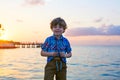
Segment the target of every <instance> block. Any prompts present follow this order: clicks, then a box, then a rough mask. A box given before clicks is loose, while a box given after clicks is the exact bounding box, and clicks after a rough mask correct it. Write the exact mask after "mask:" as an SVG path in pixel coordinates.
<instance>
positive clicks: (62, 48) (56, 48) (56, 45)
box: [41, 35, 71, 63]
mask: <svg viewBox="0 0 120 80" xmlns="http://www.w3.org/2000/svg"><path fill="white" fill-rule="evenodd" d="M41 48H42V50H43V51H45V52H58V53H60V52H62V53H65V54H67V53H71V46H70V43H69V41H68V40H67V39H66V38H65V37H63V36H61V37H60V39H57V38H56V37H55V36H54V35H53V36H50V37H48V38H47V39H46V40H45V42H44V43H43V45H42V47H41ZM58 56H59V54H58ZM53 59H54V57H53V56H49V57H47V62H50V61H51V60H53ZM62 61H63V62H65V63H66V58H65V57H62Z"/></svg>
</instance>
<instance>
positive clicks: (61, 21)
mask: <svg viewBox="0 0 120 80" xmlns="http://www.w3.org/2000/svg"><path fill="white" fill-rule="evenodd" d="M56 25H60V26H62V27H63V29H64V30H65V29H67V24H66V22H65V21H64V19H62V18H60V17H58V18H55V19H53V20H52V21H51V23H50V28H51V29H52V28H53V26H56Z"/></svg>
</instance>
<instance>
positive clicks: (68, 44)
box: [66, 40, 72, 53]
mask: <svg viewBox="0 0 120 80" xmlns="http://www.w3.org/2000/svg"><path fill="white" fill-rule="evenodd" d="M71 51H72V49H71V46H70V43H69V41H68V40H67V47H66V52H67V53H71Z"/></svg>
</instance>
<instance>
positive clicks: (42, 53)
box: [41, 51, 53, 57]
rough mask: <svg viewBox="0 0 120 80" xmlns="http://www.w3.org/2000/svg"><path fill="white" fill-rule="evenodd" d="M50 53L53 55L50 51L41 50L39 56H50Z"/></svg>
mask: <svg viewBox="0 0 120 80" xmlns="http://www.w3.org/2000/svg"><path fill="white" fill-rule="evenodd" d="M52 55H53V54H52V53H48V52H45V51H41V56H45V57H48V56H52Z"/></svg>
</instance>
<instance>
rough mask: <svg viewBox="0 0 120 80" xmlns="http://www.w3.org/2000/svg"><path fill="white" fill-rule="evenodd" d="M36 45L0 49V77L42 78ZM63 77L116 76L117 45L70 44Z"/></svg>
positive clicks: (101, 79)
mask: <svg viewBox="0 0 120 80" xmlns="http://www.w3.org/2000/svg"><path fill="white" fill-rule="evenodd" d="M40 51H41V49H40V48H16V49H0V80H43V77H44V66H45V64H46V58H45V57H42V56H40ZM72 54H73V55H72V57H71V58H68V59H67V80H120V46H72Z"/></svg>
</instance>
